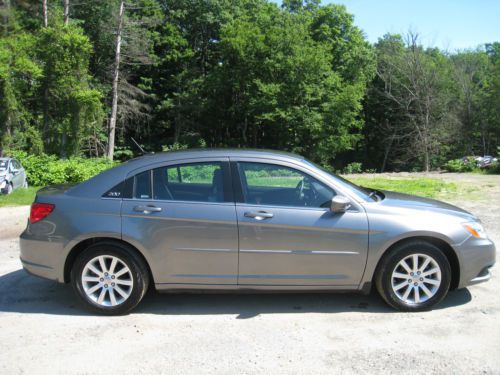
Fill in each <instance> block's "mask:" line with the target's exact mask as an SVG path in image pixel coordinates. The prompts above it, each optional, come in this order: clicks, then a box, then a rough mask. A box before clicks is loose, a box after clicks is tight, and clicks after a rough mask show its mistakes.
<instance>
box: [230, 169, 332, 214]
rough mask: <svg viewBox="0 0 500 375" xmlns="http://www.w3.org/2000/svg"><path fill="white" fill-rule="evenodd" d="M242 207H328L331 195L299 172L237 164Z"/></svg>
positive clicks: (310, 178) (327, 188) (325, 187)
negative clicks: (243, 201)
mask: <svg viewBox="0 0 500 375" xmlns="http://www.w3.org/2000/svg"><path fill="white" fill-rule="evenodd" d="M238 166H239V172H240V177H241V181H242V188H243V196H244V199H245V203H249V204H262V205H269V206H290V207H329V205H330V201H331V199H332V198H333V196H334V195H335V192H334V191H333V190H332V189H331V188H329V187H328V186H326V185H325V184H323V183H322V182H319V181H318V180H316V179H315V178H314V177H311V176H309V175H307V174H305V173H303V172H300V171H298V170H296V169H293V168H288V167H285V166H282V165H276V164H265V163H250V162H240V163H238Z"/></svg>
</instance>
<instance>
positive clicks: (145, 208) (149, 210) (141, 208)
mask: <svg viewBox="0 0 500 375" xmlns="http://www.w3.org/2000/svg"><path fill="white" fill-rule="evenodd" d="M134 211H136V212H142V213H145V214H150V213H152V212H161V207H155V206H135V207H134Z"/></svg>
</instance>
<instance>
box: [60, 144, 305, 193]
mask: <svg viewBox="0 0 500 375" xmlns="http://www.w3.org/2000/svg"><path fill="white" fill-rule="evenodd" d="M220 157H229V158H230V157H254V158H269V159H281V160H284V159H285V160H290V159H293V160H295V161H303V160H304V158H303V157H302V156H300V155H296V154H291V153H288V152H282V151H270V150H262V149H258V150H253V149H188V150H178V151H167V152H160V153H157V154H145V155H143V156H140V157H137V158H135V159H131V160H128V161H127V162H125V163H122V164H120V165H118V166H116V167H114V168H112V169H108V170H107V171H104V172H102V173H100V174H98V175H97V176H94V177H92V178H91V179H90V180H87V181H84V182H83V183H81V184H80V185H77V186H75V187H73V188H71V189H70V190H69V191H68V194H70V195H78V196H88V197H90V196H94V197H95V196H98V195H99V196H100V195H102V194H103V193H104V192H105V191H107V190H108V189H110V188H112V187H113V186H115V185H116V184H118V183H119V182H121V181H123V180H124V178H125V177H126V176H127V174H128V173H129V172H131V171H134V170H136V169H139V168H143V167H148V166H150V165H152V164H157V163H162V162H169V161H176V160H181V161H184V160H185V161H188V160H189V159H195V158H220Z"/></svg>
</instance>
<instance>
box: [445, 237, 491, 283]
mask: <svg viewBox="0 0 500 375" xmlns="http://www.w3.org/2000/svg"><path fill="white" fill-rule="evenodd" d="M455 250H456V251H457V255H458V257H459V262H460V281H459V283H458V288H465V287H467V286H470V285H475V284H479V283H483V282H486V281H488V280H489V279H490V278H491V268H492V267H493V265H494V264H495V261H496V249H495V244H494V243H493V241H491V240H489V239H476V238H474V237H471V238H469V239H468V240H467V241H465V242H464V243H463V244H461V245H460V246H457V247H456V248H455Z"/></svg>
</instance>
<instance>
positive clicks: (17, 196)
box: [0, 186, 40, 207]
mask: <svg viewBox="0 0 500 375" xmlns="http://www.w3.org/2000/svg"><path fill="white" fill-rule="evenodd" d="M39 189H40V188H39V187H31V186H30V187H29V188H27V189H23V188H19V189H16V190H14V191H13V192H12V193H11V194H9V195H6V194H0V207H5V206H25V205H29V204H31V203H33V200H34V199H35V194H36V192H37V191H38V190H39Z"/></svg>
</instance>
